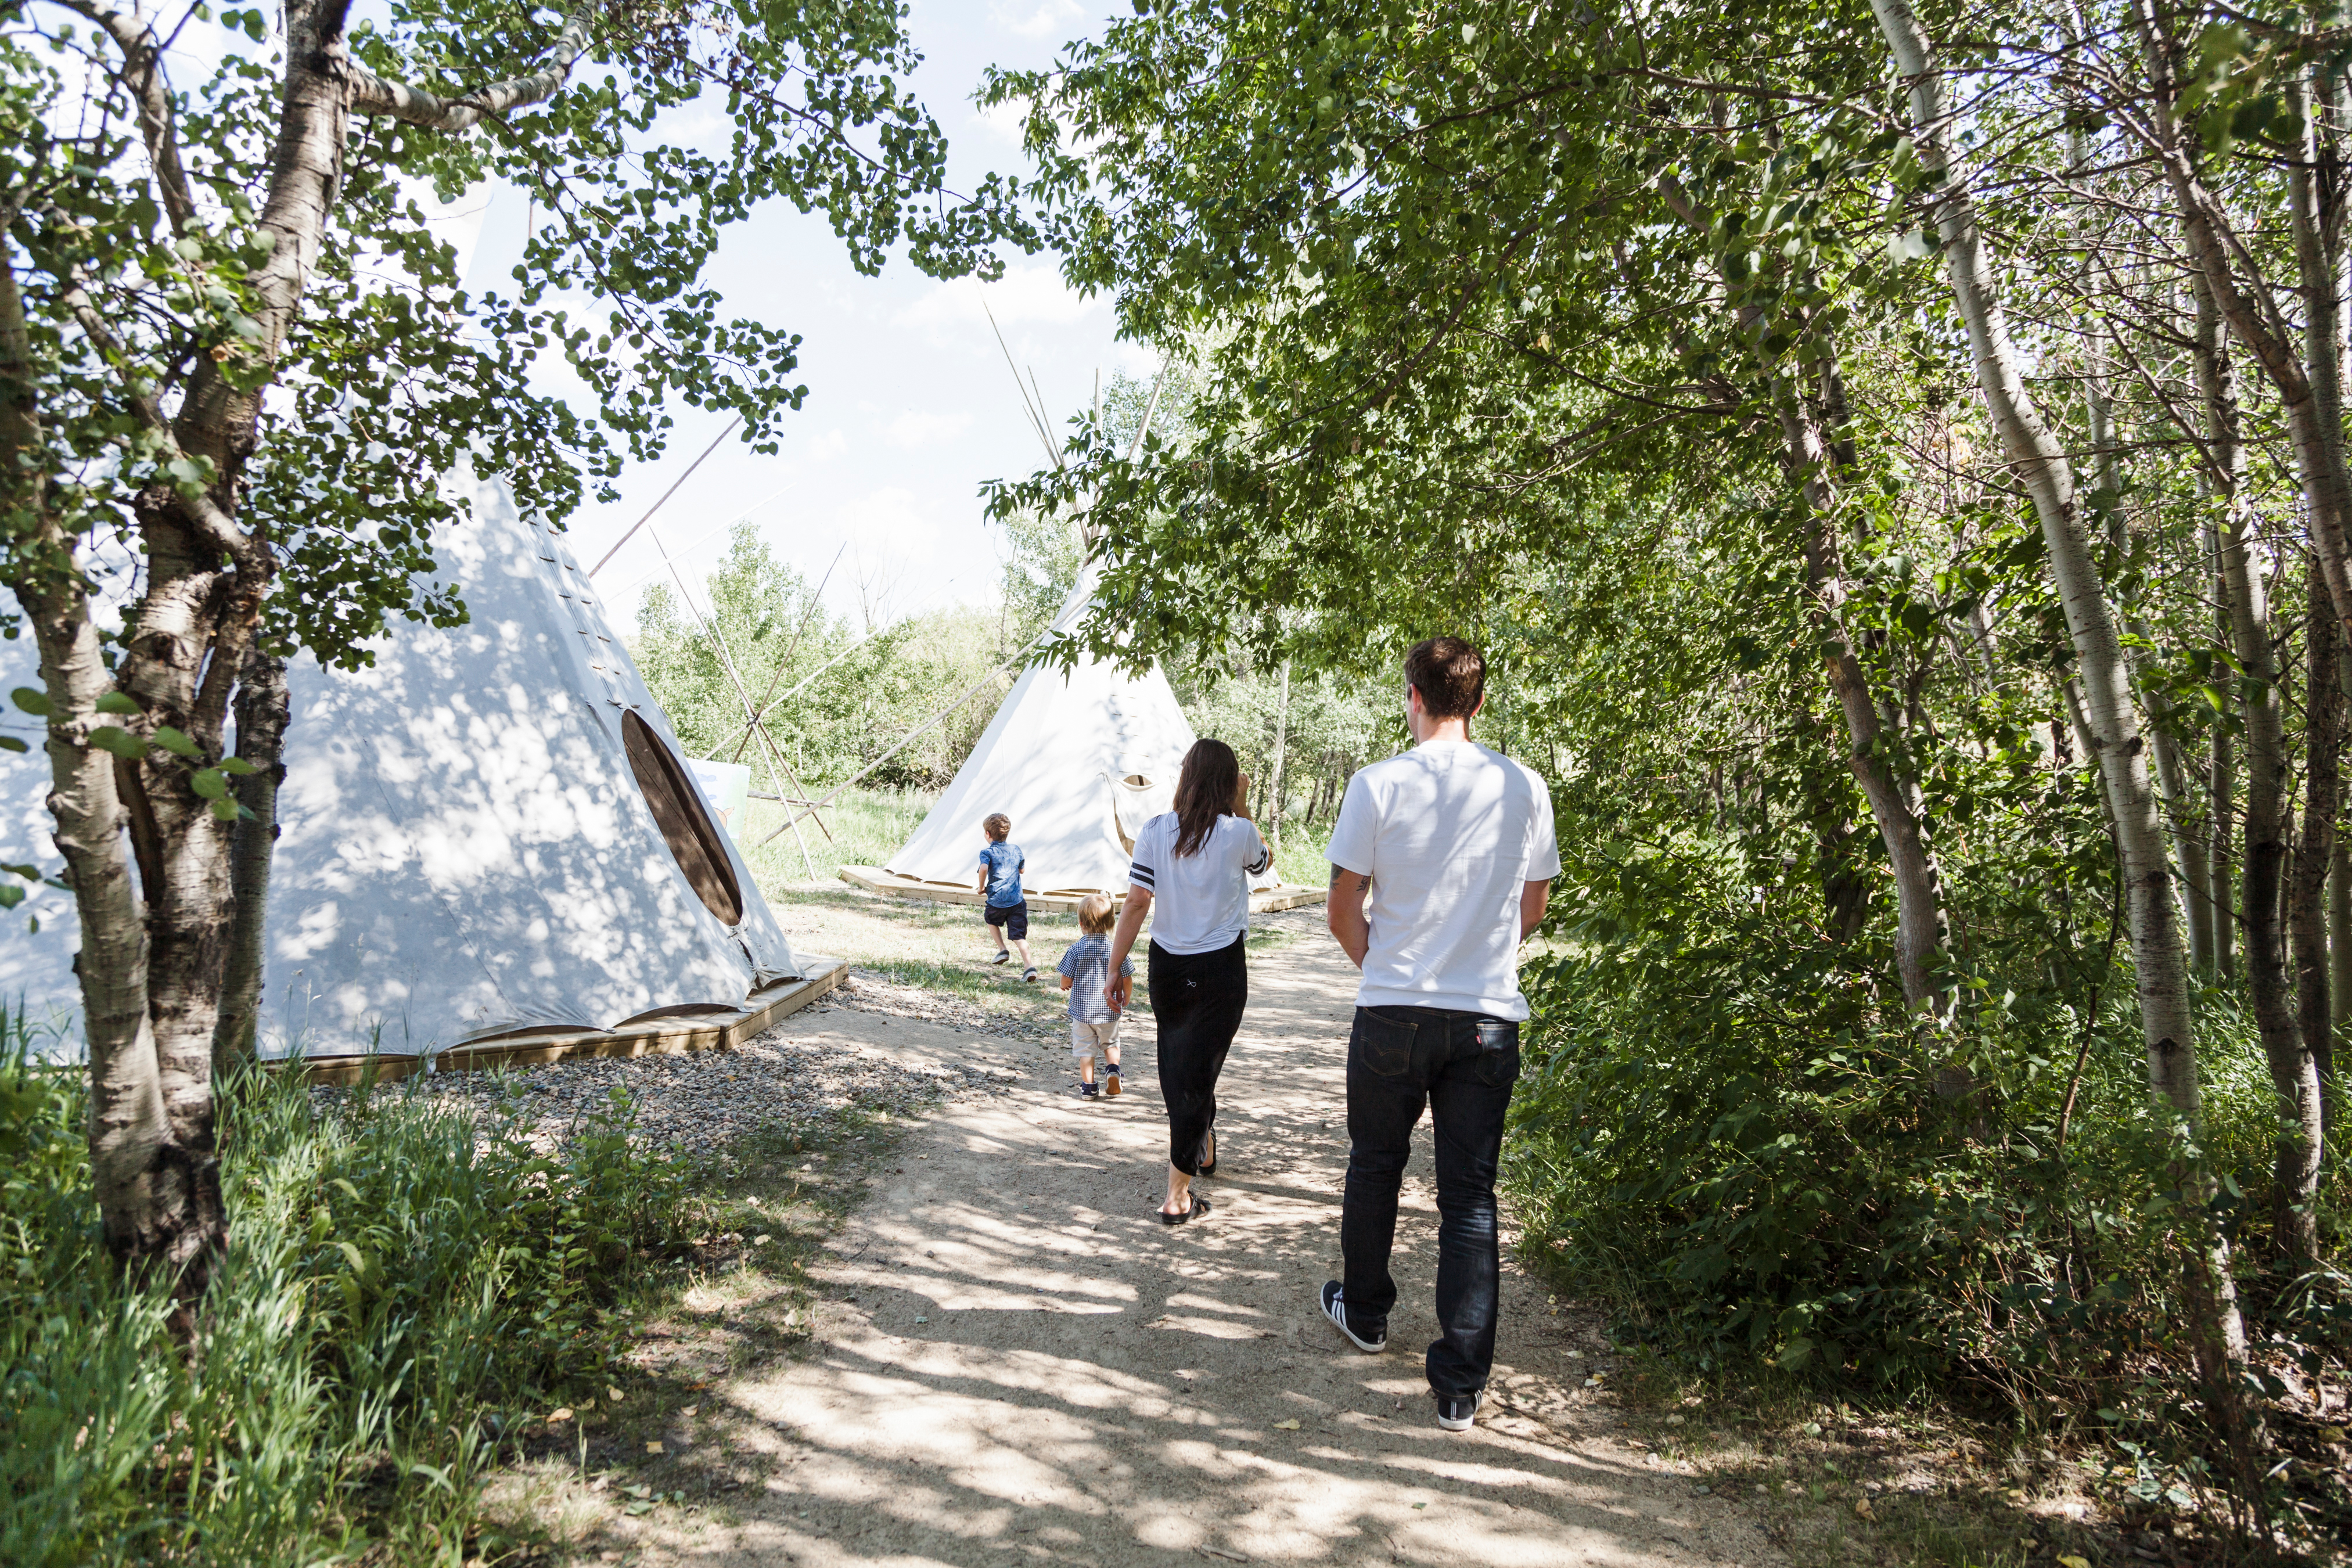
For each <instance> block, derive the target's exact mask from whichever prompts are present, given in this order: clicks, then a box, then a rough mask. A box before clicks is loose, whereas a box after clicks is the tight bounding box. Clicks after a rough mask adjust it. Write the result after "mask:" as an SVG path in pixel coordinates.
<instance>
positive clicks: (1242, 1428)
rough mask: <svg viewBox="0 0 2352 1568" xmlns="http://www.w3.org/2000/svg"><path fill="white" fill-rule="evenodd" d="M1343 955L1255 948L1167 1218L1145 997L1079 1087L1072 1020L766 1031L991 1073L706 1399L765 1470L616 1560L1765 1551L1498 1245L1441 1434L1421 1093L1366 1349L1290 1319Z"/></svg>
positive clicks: (1327, 1132)
mask: <svg viewBox="0 0 2352 1568" xmlns="http://www.w3.org/2000/svg"><path fill="white" fill-rule="evenodd" d="M1282 923H1284V924H1291V923H1297V924H1301V925H1305V924H1307V923H1308V922H1307V921H1304V920H1300V921H1296V922H1294V921H1283V922H1282ZM1314 923H1315V924H1316V925H1318V926H1319V921H1317V922H1314ZM1048 973H1050V970H1049V971H1048ZM1354 984H1355V976H1354V971H1353V970H1352V969H1351V968H1350V967H1349V964H1348V963H1347V961H1346V960H1345V958H1343V957H1342V956H1341V955H1340V953H1339V951H1338V949H1337V947H1336V946H1335V945H1334V944H1332V943H1331V942H1329V941H1328V938H1326V937H1324V936H1322V935H1321V933H1320V931H1319V930H1313V931H1307V930H1302V931H1298V932H1297V934H1296V935H1295V936H1294V937H1293V938H1292V940H1290V941H1289V942H1286V943H1285V944H1283V945H1280V946H1277V947H1276V948H1274V949H1273V950H1272V951H1270V952H1265V953H1264V954H1253V955H1252V959H1251V994H1252V995H1251V1004H1250V1009H1249V1015H1248V1017H1247V1020H1246V1021H1245V1023H1244V1026H1243V1029H1242V1033H1241V1037H1240V1039H1239V1040H1238V1042H1237V1043H1236V1045H1235V1047H1234V1053H1233V1056H1232V1058H1231V1060H1230V1061H1229V1063H1228V1065H1227V1067H1226V1069H1225V1075H1224V1079H1223V1085H1222V1088H1221V1091H1220V1111H1219V1117H1218V1131H1219V1137H1218V1162H1219V1164H1218V1174H1217V1176H1216V1177H1214V1178H1213V1179H1209V1180H1206V1181H1204V1182H1203V1183H1202V1185H1201V1188H1200V1190H1201V1191H1202V1192H1204V1193H1206V1194H1208V1195H1209V1196H1210V1198H1211V1201H1212V1202H1213V1204H1214V1205H1215V1212H1214V1213H1213V1215H1209V1216H1208V1217H1206V1218H1204V1219H1202V1220H1200V1221H1197V1222H1194V1223H1192V1224H1190V1225H1186V1226H1178V1227H1173V1228H1171V1227H1166V1226H1161V1225H1160V1224H1159V1223H1157V1221H1156V1219H1155V1218H1154V1216H1153V1212H1152V1211H1153V1208H1154V1205H1156V1203H1157V1201H1158V1198H1159V1194H1160V1186H1161V1180H1162V1172H1163V1171H1164V1169H1165V1165H1164V1162H1165V1159H1166V1147H1167V1143H1166V1123H1165V1121H1164V1120H1163V1119H1162V1116H1161V1112H1160V1097H1159V1092H1158V1087H1157V1079H1156V1075H1155V1073H1154V1070H1153V1054H1152V1053H1153V1042H1152V1038H1151V1031H1150V1020H1149V1019H1148V1018H1139V1019H1136V1020H1132V1021H1131V1022H1130V1024H1129V1034H1128V1037H1127V1039H1126V1040H1125V1042H1124V1056H1125V1059H1126V1064H1127V1075H1126V1076H1127V1083H1128V1091H1127V1093H1126V1094H1124V1095H1123V1096H1121V1097H1120V1098H1119V1099H1118V1100H1108V1101H1101V1100H1093V1101H1081V1100H1077V1099H1076V1098H1075V1097H1072V1096H1070V1095H1069V1094H1068V1093H1067V1092H1066V1087H1065V1086H1066V1083H1067V1082H1068V1080H1069V1076H1070V1075H1069V1071H1068V1061H1069V1058H1068V1053H1067V1049H1066V1046H1058V1045H1057V1046H1055V1047H1053V1048H1050V1049H1047V1048H1043V1047H1040V1046H1038V1045H1036V1044H1031V1043H1016V1042H1008V1041H1004V1040H999V1039H988V1038H983V1037H978V1036H974V1035H971V1034H957V1033H955V1032H953V1031H951V1030H950V1029H947V1028H943V1027H939V1026H933V1025H929V1024H925V1023H922V1022H919V1021H911V1020H906V1019H896V1018H887V1017H878V1016H872V1015H865V1014H859V1013H855V1012H851V1011H848V1010H845V1009H835V1010H833V1011H830V1012H828V1013H825V1014H824V1015H821V1016H812V1017H808V1018H806V1019H804V1020H795V1021H794V1026H793V1027H791V1029H790V1030H789V1032H791V1033H793V1034H795V1035H807V1036H810V1037H822V1036H825V1035H836V1036H840V1037H843V1039H844V1042H845V1043H848V1042H850V1041H854V1042H855V1043H856V1044H857V1045H858V1046H859V1047H863V1048H864V1049H866V1050H868V1051H875V1050H882V1051H887V1052H890V1053H906V1054H908V1056H909V1057H910V1058H928V1059H929V1061H931V1062H933V1063H938V1064H942V1065H955V1066H958V1067H961V1066H972V1065H986V1066H991V1067H996V1068H1003V1069H1006V1070H1010V1071H1013V1072H1017V1073H1018V1074H1020V1075H1021V1077H1020V1082H1019V1083H1018V1085H1017V1087H1016V1088H1014V1089H1013V1091H1012V1092H1011V1093H1008V1094H1003V1095H998V1096H993V1097H990V1098H984V1099H970V1100H956V1101H952V1102H950V1103H948V1104H946V1105H943V1106H940V1108H939V1109H938V1110H936V1111H935V1112H933V1113H931V1114H930V1115H929V1119H928V1120H927V1121H924V1122H923V1124H922V1125H921V1126H919V1128H917V1129H915V1130H914V1131H912V1132H911V1133H910V1134H909V1135H908V1137H907V1139H906V1140H905V1142H903V1143H901V1144H899V1145H898V1148H897V1149H896V1151H895V1152H894V1153H893V1155H892V1156H891V1158H890V1160H889V1161H888V1162H887V1164H886V1166H885V1167H884V1168H883V1169H882V1171H881V1172H880V1173H877V1176H876V1177H875V1179H874V1182H873V1185H872V1187H871V1190H870V1193H869V1195H868V1197H867V1200H866V1203H865V1205H863V1206H862V1207H861V1208H860V1209H859V1210H858V1211H857V1212H856V1214H855V1215H853V1216H852V1217H851V1218H850V1220H849V1221H848V1223H847V1224H845V1226H843V1227H842V1229H841V1230H840V1232H839V1233H838V1234H837V1235H836V1236H835V1237H834V1238H833V1241H832V1242H831V1244H830V1246H829V1248H828V1256H827V1258H826V1259H825V1260H824V1263H823V1264H822V1265H821V1266H820V1267H819V1268H817V1269H816V1270H815V1273H816V1275H817V1278H818V1279H819V1280H820V1281H821V1285H820V1295H821V1296H822V1297H823V1298H824V1299H823V1300H821V1301H820V1303H819V1306H818V1308H817V1311H816V1315H815V1320H814V1324H813V1325H812V1329H813V1339H814V1342H813V1343H812V1344H811V1345H810V1346H809V1347H808V1349H807V1351H806V1353H805V1354H803V1355H802V1356H799V1357H797V1358H793V1359H790V1360H781V1361H776V1362H772V1363H767V1364H765V1365H761V1366H758V1367H755V1368H753V1369H751V1371H749V1372H747V1373H744V1374H742V1375H741V1376H740V1377H739V1378H736V1379H734V1380H733V1381H731V1382H730V1383H728V1384H724V1385H722V1386H714V1387H713V1388H711V1389H710V1390H709V1391H708V1392H707V1393H706V1394H704V1395H703V1396H702V1398H703V1406H702V1408H703V1410H704V1412H705V1413H706V1414H708V1415H712V1416H718V1415H720V1413H721V1412H722V1411H723V1412H724V1413H725V1415H726V1417H727V1425H728V1426H729V1427H730V1429H731V1430H730V1443H731V1446H732V1447H733V1450H734V1452H735V1453H736V1454H737V1455H738V1456H739V1458H743V1459H746V1460H751V1461H752V1462H753V1464H754V1465H755V1467H756V1468H758V1469H760V1470H762V1471H764V1472H765V1473H766V1475H767V1477H768V1478H769V1479H767V1480H766V1481H765V1483H764V1484H763V1485H760V1486H756V1487H746V1488H745V1489H743V1490H742V1491H740V1492H739V1493H737V1494H736V1497H735V1500H734V1501H733V1502H732V1504H731V1506H730V1509H729V1510H728V1513H727V1516H726V1518H725V1519H724V1520H723V1521H713V1520H711V1519H709V1517H707V1516H706V1517H705V1518H703V1519H701V1520H699V1521H693V1522H691V1523H690V1524H689V1522H688V1521H685V1520H680V1521H677V1527H675V1528H674V1527H667V1526H665V1525H663V1524H660V1523H658V1522H656V1521H651V1520H648V1521H646V1523H645V1525H644V1527H643V1530H642V1533H636V1534H635V1539H634V1540H633V1541H631V1542H630V1545H631V1547H632V1555H633V1558H634V1560H635V1561H636V1562H639V1563H646V1564H655V1563H660V1564H678V1565H694V1568H703V1565H709V1568H719V1565H722V1564H723V1565H727V1568H749V1565H751V1564H780V1563H793V1564H811V1565H816V1568H834V1565H844V1568H846V1565H852V1564H857V1565H866V1564H873V1565H881V1564H889V1565H893V1568H897V1565H908V1568H911V1565H915V1564H933V1563H939V1564H950V1563H952V1564H983V1563H985V1564H993V1563H1072V1564H1097V1565H1103V1568H1129V1565H1140V1564H1162V1563H1168V1564H1172V1563H1219V1562H1223V1563H1244V1562H1246V1563H1333V1564H1352V1563H1414V1564H1420V1563H1428V1564H1441V1563H1443V1564H1463V1563H1476V1564H1488V1565H1493V1568H1517V1565H1520V1564H1526V1565H1528V1568H1538V1565H1541V1568H1551V1565H1563V1568H1610V1565H1616V1564H1626V1565H1631V1564H1659V1565H1673V1568H1683V1565H1692V1568H1697V1565H1706V1568H1732V1565H1742V1568H1768V1565H1778V1564H1780V1563H1781V1562H1782V1559H1781V1557H1780V1553H1779V1552H1776V1551H1774V1550H1773V1549H1772V1548H1771V1547H1770V1546H1769V1544H1768V1543H1767V1542H1765V1540H1764V1539H1763V1537H1762V1535H1761V1533H1760V1532H1759V1531H1758V1530H1757V1528H1756V1525H1755V1522H1754V1520H1753V1516H1752V1515H1750V1514H1749V1513H1748V1512H1747V1511H1745V1510H1740V1509H1738V1508H1736V1507H1735V1506H1733V1505H1732V1504H1731V1503H1729V1502H1727V1500H1725V1499H1723V1498H1721V1497H1719V1496H1709V1495H1706V1494H1705V1493H1704V1492H1702V1491H1701V1490H1700V1489H1698V1486H1697V1483H1696V1482H1695V1481H1694V1480H1693V1479H1689V1478H1686V1477H1684V1476H1679V1475H1675V1474H1673V1473H1671V1472H1670V1471H1666V1470H1664V1469H1662V1468H1655V1467H1654V1464H1653V1462H1652V1461H1651V1460H1650V1459H1649V1458H1648V1457H1647V1456H1646V1455H1644V1454H1643V1453H1642V1452H1641V1451H1640V1450H1639V1449H1637V1448H1636V1447H1633V1446H1632V1445H1631V1444H1630V1443H1628V1442H1626V1441H1623V1440H1622V1436H1621V1435H1620V1433H1619V1431H1618V1428H1617V1424H1616V1422H1615V1419H1614V1418H1613V1416H1612V1414H1611V1413H1610V1412H1609V1410H1608V1409H1607V1408H1606V1406H1605V1405H1602V1404H1600V1403H1597V1402H1596V1398H1595V1395H1594V1394H1593V1393H1592V1391H1591V1389H1589V1388H1588V1387H1587V1377H1588V1375H1589V1374H1590V1373H1591V1370H1592V1369H1593V1367H1594V1366H1595V1365H1596V1362H1597V1360H1598V1359H1599V1358H1600V1357H1601V1355H1602V1353H1603V1352H1604V1351H1605V1346H1604V1345H1603V1344H1602V1343H1601V1342H1600V1339H1599V1336H1598V1335H1597V1334H1596V1333H1595V1332H1594V1331H1593V1327H1592V1323H1591V1319H1590V1318H1589V1316H1587V1315H1584V1314H1580V1313H1578V1312H1575V1311H1573V1310H1568V1311H1562V1310H1559V1307H1558V1306H1557V1304H1556V1303H1554V1302H1553V1300H1551V1298H1550V1296H1549V1292H1548V1291H1547V1290H1546V1289H1544V1287H1543V1286H1541V1285H1540V1284H1538V1283H1537V1282H1536V1281H1535V1280H1533V1279H1529V1278H1528V1277H1527V1276H1526V1275H1524V1274H1522V1273H1521V1272H1519V1271H1518V1270H1517V1268H1514V1267H1513V1266H1512V1264H1511V1263H1510V1261H1509V1257H1508V1253H1507V1252H1506V1259H1505V1273H1504V1284H1503V1307H1502V1321H1501V1332H1500V1340H1499V1350H1498V1364H1497V1365H1496V1371H1495V1381H1494V1385H1493V1387H1492V1388H1491V1389H1490V1390H1489V1396H1488V1400H1487V1405H1486V1411H1485V1413H1484V1414H1483V1415H1482V1416H1481V1418H1480V1422H1479V1425H1478V1426H1477V1427H1476V1428H1475V1430H1474V1431H1472V1432H1470V1433H1467V1434H1462V1435H1454V1434H1448V1433H1443V1432H1440V1431H1439V1430H1438V1428H1437V1424H1436V1419H1435V1414H1434V1407H1433V1405H1432V1403H1431V1401H1430V1400H1429V1397H1428V1394H1427V1385H1426V1384H1425V1383H1424V1381H1423V1376H1422V1370H1421V1355H1422V1351H1423V1347H1425V1346H1426V1345H1427V1343H1428V1342H1429V1340H1430V1339H1431V1337H1432V1325H1431V1316H1430V1314H1431V1284H1432V1276H1433V1269H1434V1268H1435V1258H1436V1247H1435V1238H1436V1227H1437V1212H1436V1205H1435V1201H1434V1193H1433V1181H1432V1176H1433V1173H1432V1168H1431V1164H1430V1158H1429V1146H1428V1137H1429V1132H1428V1123H1427V1121H1426V1120H1425V1119H1424V1121H1423V1126H1422V1129H1421V1131H1420V1132H1419V1134H1418V1135H1417V1142H1418V1145H1419V1147H1418V1149H1417V1151H1416V1154H1415V1158H1414V1162H1413V1164H1412V1169H1411V1171H1410V1172H1409V1173H1408V1175H1407V1179H1406V1187H1405V1194H1404V1206H1403V1212H1402V1215H1400V1223H1399V1227H1398V1232H1399V1233H1398V1255H1397V1270H1396V1271H1397V1277H1398V1281H1399V1284H1400V1287H1401V1289H1402V1300H1400V1302H1399V1304H1398V1310H1397V1311H1396V1313H1395V1315H1394V1316H1393V1317H1392V1318H1391V1322H1390V1349H1389V1352H1388V1353H1387V1354H1385V1355H1381V1356H1367V1355H1363V1354H1361V1353H1360V1352H1357V1351H1356V1350H1354V1349H1353V1348H1352V1347H1350V1346H1349V1345H1348V1344H1347V1343H1346V1342H1344V1341H1342V1340H1341V1339H1340V1338H1339V1335H1338V1333H1337V1332H1336V1331H1334V1330H1333V1329H1332V1328H1331V1327H1330V1326H1329V1325H1328V1323H1326V1322H1324V1321H1321V1320H1320V1319H1319V1318H1318V1317H1317V1316H1316V1312H1315V1293H1316V1290H1317V1289H1318V1287H1319V1286H1320V1285H1321V1283H1322V1282H1323V1281H1324V1280H1325V1279H1331V1278H1335V1277H1336V1276H1337V1275H1338V1273H1339V1189H1340V1181H1341V1175H1342V1173H1343V1171H1344V1169H1345V1166H1346V1160H1347V1138H1346V1131H1345V1127H1346V1121H1345V1112H1344V1106H1343V1082H1342V1078H1343V1075H1342V1070H1341V1068H1342V1065H1343V1060H1344V1055H1345V1044H1346V1038H1347V1023H1348V1017H1349V1009H1350V1005H1351V999H1352V997H1353V994H1354ZM1509 1236H1510V1226H1509V1224H1508V1220H1507V1218H1506V1225H1505V1237H1506V1243H1507V1242H1508V1239H1509Z"/></svg>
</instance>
